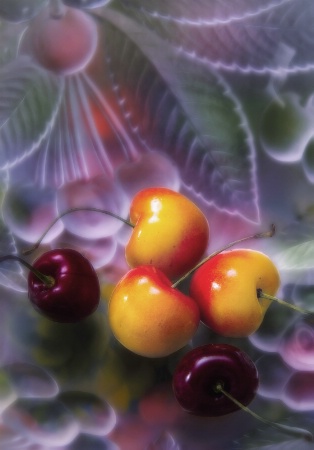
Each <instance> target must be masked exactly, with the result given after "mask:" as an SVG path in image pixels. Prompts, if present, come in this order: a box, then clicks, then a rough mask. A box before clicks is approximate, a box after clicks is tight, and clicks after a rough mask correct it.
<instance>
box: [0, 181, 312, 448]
mask: <svg viewBox="0 0 314 450" xmlns="http://www.w3.org/2000/svg"><path fill="white" fill-rule="evenodd" d="M79 211H86V212H89V211H90V212H93V213H99V214H104V215H108V216H110V217H112V218H114V219H116V220H117V221H121V222H123V224H124V226H127V227H129V228H130V238H129V241H128V242H127V244H126V246H125V260H126V262H127V264H128V266H129V270H128V271H127V272H126V273H125V274H124V275H123V276H122V278H121V279H120V280H119V281H118V282H117V284H116V286H115V287H114V289H113V292H112V294H111V296H110V299H109V302H108V308H107V315H108V322H109V326H110V329H111V332H112V334H113V336H114V338H115V339H116V340H117V341H118V342H119V343H120V344H121V345H122V346H124V347H125V348H126V349H127V350H128V351H130V352H132V353H134V354H136V355H140V356H142V357H144V358H163V357H168V356H169V355H172V354H174V353H175V352H177V351H179V350H182V351H183V352H184V351H185V349H186V348H187V347H186V346H187V345H188V344H189V343H190V342H191V340H192V338H193V336H194V335H195V334H196V332H197V330H198V328H199V326H200V323H202V324H204V325H205V326H207V327H209V328H210V329H211V330H212V331H213V332H214V333H216V334H217V335H218V336H224V337H226V338H239V337H242V338H243V337H248V336H250V335H251V334H252V333H254V332H255V331H257V330H258V328H259V327H260V326H261V324H262V322H263V319H264V317H265V314H266V312H267V311H268V310H269V308H270V306H271V304H272V303H273V302H278V303H279V304H280V305H282V306H284V307H288V308H290V309H292V310H294V311H295V312H297V313H300V314H304V315H311V314H312V312H311V311H308V310H305V309H302V308H299V307H298V306H296V305H294V304H292V303H289V302H288V301H285V300H282V299H279V298H277V297H276V293H277V291H278V290H279V287H280V274H279V271H278V269H277V268H276V266H275V264H274V263H273V262H272V260H271V259H270V258H269V257H268V256H267V255H266V254H264V253H263V252H261V251H258V250H255V249H249V248H242V247H241V244H242V243H244V242H247V241H251V240H259V239H268V238H272V237H273V236H274V235H275V234H276V228H275V225H273V224H272V225H271V226H270V227H269V229H268V230H265V231H262V232H259V233H254V234H252V235H248V236H244V237H243V238H240V239H237V240H235V241H232V242H229V243H227V244H226V245H224V246H223V247H222V248H220V249H217V250H216V251H214V252H212V253H209V254H207V252H208V247H209V242H210V237H211V230H210V224H209V222H208V220H207V217H206V216H205V214H204V213H203V212H202V211H201V209H200V208H199V207H198V206H197V205H196V204H195V203H194V202H193V201H191V200H190V199H189V198H187V197H186V196H184V195H183V194H181V193H179V192H176V191H173V190H171V189H168V188H164V187H154V188H147V189H143V190H141V191H140V192H138V193H137V194H136V195H135V196H134V198H133V200H132V202H131V204H130V208H129V215H128V217H127V218H123V217H120V216H119V215H117V214H115V213H113V212H112V211H107V210H103V209H100V208H94V207H88V206H82V207H76V208H71V209H68V210H66V211H64V212H62V213H61V214H59V216H58V217H56V219H55V220H54V221H53V222H52V223H51V225H50V226H49V227H48V228H47V229H46V230H45V231H44V232H43V234H42V235H41V236H40V237H39V239H38V240H37V242H36V243H35V244H34V245H33V246H32V247H31V248H29V249H26V250H25V251H24V252H23V254H24V257H25V256H29V255H31V254H32V253H33V252H34V251H35V250H36V249H38V248H39V247H40V245H41V242H42V241H43V239H44V238H45V236H46V234H47V233H48V232H49V231H50V230H51V228H52V227H53V226H54V225H55V224H56V223H57V222H58V221H59V220H62V218H63V217H65V216H66V215H68V214H76V213H77V212H79ZM233 247H236V248H233ZM8 259H13V260H17V261H18V262H19V263H21V264H24V265H25V267H27V268H28V270H29V276H28V297H29V300H30V303H31V304H32V306H33V307H34V308H35V309H36V310H37V311H38V312H39V313H40V314H43V315H45V316H46V317H47V318H49V319H51V320H53V321H58V322H62V323H69V322H77V321H80V320H84V319H85V318H86V317H88V316H90V315H91V314H93V313H94V312H95V311H96V310H97V308H98V306H99V302H100V297H101V293H100V292H101V290H100V282H99V277H98V275H97V272H96V271H95V269H94V268H93V266H92V264H91V263H90V262H89V261H88V259H87V258H86V257H85V256H83V254H81V253H80V252H78V251H76V250H73V249H70V248H59V249H58V248H57V249H54V250H51V251H48V252H45V253H43V254H42V255H41V256H40V257H39V258H38V259H36V260H35V261H34V263H33V264H30V263H28V262H26V260H25V259H23V255H21V256H19V255H5V256H3V257H2V258H1V259H0V262H1V261H5V260H8ZM183 281H185V282H186V283H185V284H188V293H186V292H183V290H181V289H180V287H181V283H183ZM269 314H271V312H269ZM243 380H244V381H245V382H243ZM257 389H258V373H257V369H256V367H255V364H254V362H253V361H252V360H251V359H250V357H249V356H248V355H246V354H245V353H244V352H243V351H242V350H240V349H238V348H237V347H235V346H232V345H230V344H227V343H226V344H211V343H209V344H208V345H205V346H202V347H196V348H194V349H192V350H191V351H190V352H186V354H185V356H184V357H183V359H182V360H181V361H180V362H179V364H178V366H177V368H176V369H175V371H174V373H173V391H174V395H175V397H176V399H177V401H178V402H179V404H180V405H181V406H182V408H183V409H184V410H185V411H186V412H187V413H189V414H194V415H200V416H219V415H224V414H229V413H232V412H235V411H237V410H239V409H241V410H245V411H247V412H248V413H249V414H251V415H252V416H253V417H255V418H256V419H258V420H260V421H262V422H264V423H266V424H268V425H271V426H273V427H275V428H277V429H280V430H281V431H283V432H285V433H287V434H289V435H292V436H297V437H302V438H304V439H306V440H312V439H313V437H312V434H311V433H310V432H308V431H307V430H303V429H300V428H295V427H287V426H284V425H282V424H277V423H273V422H271V421H268V420H267V419H265V418H263V417H260V416H259V415H258V414H256V413H254V412H253V411H252V410H249V408H248V406H247V405H248V404H249V403H250V402H251V401H252V399H253V398H254V396H255V394H256V392H257Z"/></svg>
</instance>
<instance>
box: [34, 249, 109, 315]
mask: <svg viewBox="0 0 314 450" xmlns="http://www.w3.org/2000/svg"><path fill="white" fill-rule="evenodd" d="M32 267H33V269H34V270H35V272H33V271H30V272H29V276H28V296H29V300H30V301H31V303H32V305H33V306H34V308H35V309H36V310H37V311H38V312H39V313H41V314H42V315H44V316H46V317H48V318H49V319H51V320H53V321H55V322H63V323H71V322H78V321H80V320H82V319H85V318H86V317H88V316H89V315H90V314H92V313H93V312H94V311H95V310H96V308H97V307H98V305H99V301H100V286H99V280H98V277H97V274H96V272H95V270H94V268H93V266H92V265H91V263H90V262H89V261H88V260H87V259H86V258H85V256H83V255H82V254H81V253H79V252H77V251H76V250H73V249H69V248H63V249H55V250H51V251H48V252H46V253H44V254H43V255H41V256H40V257H39V258H38V259H37V260H36V261H35V262H34V263H33V265H32ZM36 271H38V272H39V273H40V274H42V275H44V276H46V280H44V279H43V280H42V279H40V278H38V275H36Z"/></svg>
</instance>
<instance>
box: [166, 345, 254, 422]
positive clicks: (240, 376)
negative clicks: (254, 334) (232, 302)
mask: <svg viewBox="0 0 314 450" xmlns="http://www.w3.org/2000/svg"><path fill="white" fill-rule="evenodd" d="M219 386H221V387H222V388H223V389H224V390H225V391H226V392H228V393H229V394H230V395H231V396H233V397H234V398H235V399H236V400H238V401H239V402H241V403H242V404H243V405H245V406H246V405H248V404H249V403H250V402H251V401H252V400H253V398H254V396H255V393H256V390H257V387H258V373H257V369H256V367H255V364H254V363H253V361H252V360H251V359H250V358H249V356H248V355H247V354H246V353H244V352H243V351H242V350H240V349H239V348H237V347H234V346H233V345H229V344H207V345H203V346H201V347H197V348H195V349H193V350H191V351H190V352H188V353H187V354H186V355H185V356H184V357H183V358H182V359H181V361H180V362H179V364H178V365H177V367H176V369H175V372H174V374H173V391H174V394H175V397H176V399H177V401H178V402H179V404H180V405H181V406H182V408H183V409H184V410H185V411H187V412H188V413H190V414H194V415H198V416H208V417H210V416H222V415H224V414H229V413H231V412H234V411H236V410H238V409H240V408H239V407H238V406H237V405H236V404H235V403H234V402H233V401H232V400H230V399H229V398H227V397H226V396H225V395H224V394H223V393H222V392H220V391H219V389H218V387H219Z"/></svg>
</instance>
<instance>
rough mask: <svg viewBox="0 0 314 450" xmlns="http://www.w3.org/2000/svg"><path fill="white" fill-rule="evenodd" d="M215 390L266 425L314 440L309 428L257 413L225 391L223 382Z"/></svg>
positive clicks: (297, 436) (309, 440) (298, 436)
mask: <svg viewBox="0 0 314 450" xmlns="http://www.w3.org/2000/svg"><path fill="white" fill-rule="evenodd" d="M215 392H221V393H222V394H223V395H225V396H226V397H227V398H228V399H229V400H230V401H232V402H233V403H234V404H235V405H237V406H238V407H239V408H240V409H242V410H243V411H245V412H247V413H249V414H250V415H251V416H252V417H254V418H255V419H257V420H259V421H260V422H263V423H265V424H266V425H270V426H272V427H273V428H276V429H277V430H280V431H283V432H284V433H286V434H288V435H290V436H293V437H296V438H302V439H305V440H306V441H308V442H313V440H314V439H313V435H312V433H310V432H309V431H308V430H305V429H304V428H298V427H290V426H288V425H283V424H281V423H276V422H272V421H271V420H267V419H265V418H264V417H261V416H260V415H259V414H256V413H255V412H254V411H252V410H251V409H250V408H248V407H247V406H245V405H243V403H241V402H239V401H238V400H237V399H236V398H234V397H233V396H232V395H231V394H229V392H227V391H225V390H224V388H223V385H222V383H217V385H216V386H215Z"/></svg>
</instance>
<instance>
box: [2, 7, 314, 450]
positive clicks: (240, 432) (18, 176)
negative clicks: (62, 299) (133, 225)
mask: <svg viewBox="0 0 314 450" xmlns="http://www.w3.org/2000/svg"><path fill="white" fill-rule="evenodd" d="M313 20H314V4H313V2H311V1H309V0H264V1H263V2H261V1H259V0H233V1H232V2H230V1H228V0H194V1H193V2H190V1H186V0H167V1H166V0H150V1H147V0H112V1H110V0H63V1H61V0H50V1H48V0H0V183H1V190H0V194H1V224H0V226H1V235H0V241H1V246H0V255H6V254H20V253H21V252H22V251H23V250H25V249H27V248H30V247H31V246H32V245H33V244H34V243H35V242H36V241H37V240H38V239H39V237H40V236H41V234H42V233H43V232H44V231H45V229H46V228H47V227H48V226H49V225H50V224H51V222H52V221H53V220H54V219H55V218H56V217H57V215H58V214H60V213H61V212H63V211H65V210H66V209H68V208H73V207H84V206H85V207H94V208H102V209H107V210H110V211H112V212H114V213H116V214H118V215H120V216H122V217H125V218H127V217H128V213H129V207H130V203H131V201H132V198H133V197H134V194H135V193H137V192H138V191H139V190H141V189H143V188H145V187H150V186H165V187H168V188H171V189H173V190H175V191H178V192H181V193H183V194H184V195H186V196H188V197H189V198H190V199H192V200H193V201H194V202H195V203H196V204H197V205H198V206H199V207H200V208H201V209H202V210H203V211H204V213H205V214H206V216H207V218H208V221H209V223H210V227H211V239H210V243H209V248H208V252H210V251H214V250H216V249H218V248H220V247H221V246H223V245H225V244H226V243H228V242H230V241H233V240H235V239H238V238H241V237H243V236H246V235H248V234H250V233H255V232H259V231H265V230H267V229H268V227H269V225H270V223H274V224H276V227H277V232H276V235H275V236H274V237H273V238H272V239H266V240H258V241H257V240H256V241H254V242H252V241H251V242H248V243H246V244H245V246H247V247H253V248H256V249H259V250H261V251H264V252H265V253H267V254H268V255H269V256H270V257H271V258H272V259H273V261H274V262H275V263H276V265H277V267H278V270H279V272H280V275H281V281H282V283H281V288H280V292H279V293H278V294H279V296H280V297H281V298H285V299H286V300H288V301H290V302H292V303H295V304H296V305H298V306H300V307H303V308H307V309H309V310H313V311H314V306H313V301H314V290H313V289H314V287H313V284H314V282H313V279H314V278H313V271H314V233H313V230H314V195H313V194H314V97H313V93H314V59H313V54H314V52H313V50H314V28H313ZM129 237H130V229H129V228H128V227H127V226H125V225H124V224H123V223H121V222H119V221H117V220H114V219H113V218H111V217H108V216H105V215H102V214H97V213H92V212H80V213H76V214H73V215H71V214H70V215H67V216H66V217H64V218H62V220H59V221H58V222H57V223H56V224H55V225H54V226H53V227H52V228H51V230H50V231H49V233H48V234H47V235H46V236H45V238H44V240H43V242H42V243H41V245H40V246H39V248H38V249H37V250H36V251H35V252H33V253H32V254H31V255H29V256H28V261H29V262H30V263H31V262H32V261H33V260H34V259H35V257H37V256H39V255H41V254H42V253H44V252H45V251H47V250H49V249H52V248H58V247H71V248H75V249H77V250H79V251H80V252H82V253H83V254H84V255H85V256H87V257H88V259H89V260H90V261H91V263H92V264H93V266H94V267H95V269H96V270H97V273H98V275H99V279H100V282H101V292H102V299H101V305H100V307H99V308H98V310H97V312H96V313H95V314H93V315H92V316H91V317H90V318H88V319H86V320H84V321H83V322H81V323H78V324H71V325H64V324H57V323H54V322H51V321H49V320H48V319H45V318H44V317H42V316H40V315H39V314H38V313H37V312H36V311H34V310H33V308H32V307H31V306H30V304H29V302H28V295H27V270H26V269H24V268H23V267H22V266H21V265H20V264H18V263H17V262H13V261H6V262H3V263H1V266H0V309H1V314H0V323H1V326H0V336H1V339H0V447H1V448H2V449H4V450H17V449H27V450H44V449H47V450H58V449H62V450H118V449H120V450H142V449H143V450H190V449H193V450H211V449H213V450H225V449H228V450H229V449H233V448H234V449H256V448H259V449H267V450H275V449H276V450H277V449H278V450H279V449H290V448H291V449H292V448H296V445H297V446H298V448H299V450H307V449H308V448H313V444H311V443H308V442H306V441H302V440H298V439H296V438H291V437H289V436H286V435H285V434H284V433H280V432H279V431H276V430H275V429H273V428H272V427H269V426H266V425H264V424H261V423H257V422H256V420H254V419H253V418H251V417H250V416H248V415H247V414H246V413H245V412H244V411H240V412H236V413H233V414H230V415H227V416H222V417H219V418H198V417H193V416H190V415H188V414H186V413H185V412H184V411H182V410H181V408H180V406H179V405H178V404H177V402H176V400H175V398H174V395H173V393H172V387H171V380H172V374H173V371H174V368H175V366H176V364H177V362H178V361H179V360H180V358H181V356H182V355H183V354H185V353H186V352H187V351H188V350H190V349H191V348H194V347H197V346H198V345H202V344H205V343H209V342H229V343H232V344H234V345H237V346H238V347H240V348H241V349H243V350H245V351H246V352H247V353H248V354H249V355H250V357H251V358H252V359H253V360H254V362H255V363H256V365H257V368H258V371H259V376H260V385H259V389H258V392H257V395H256V397H255V399H254V400H253V402H252V403H251V405H250V406H251V408H252V409H253V410H254V411H256V412H257V413H258V414H261V415H263V416H264V417H267V418H268V419H269V420H274V421H276V422H280V423H284V424H291V425H293V426H299V427H302V428H307V429H313V428H314V427H313V422H314V328H313V324H312V323H311V322H309V321H306V320H305V319H304V316H301V315H300V314H298V313H295V312H292V311H290V310H288V309H286V308H283V307H281V306H279V305H274V304H273V305H271V307H270V309H269V311H268V312H267V314H266V317H265V320H264V322H263V325H262V326H261V328H260V329H259V330H258V331H257V332H256V333H254V334H253V335H252V336H250V337H249V338H245V339H244V338H243V339H226V338H222V337H220V336H218V335H216V334H215V333H213V332H212V331H211V330H209V329H208V328H207V327H205V326H204V325H201V326H200V327H199V330H198V332H197V333H196V335H195V336H194V338H193V339H192V341H191V342H190V343H189V345H188V346H186V348H183V349H182V350H180V351H179V352H177V353H175V354H173V355H171V356H169V357H166V358H158V359H150V358H144V357H141V356H138V355H135V354H133V353H131V352H130V351H128V350H127V349H125V348H123V347H122V346H121V345H120V344H119V343H118V342H117V341H116V340H115V338H114V337H113V336H112V333H111V331H110V328H109V326H108V323H107V314H106V311H107V305H108V300H109V297H110V294H111V292H112V289H113V287H114V286H115V284H116V283H117V282H118V280H119V279H120V278H121V276H122V275H123V274H125V273H126V271H127V270H128V266H127V264H126V262H125V256H124V247H125V244H126V243H127V241H128V239H129Z"/></svg>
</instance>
